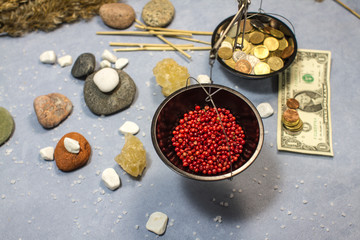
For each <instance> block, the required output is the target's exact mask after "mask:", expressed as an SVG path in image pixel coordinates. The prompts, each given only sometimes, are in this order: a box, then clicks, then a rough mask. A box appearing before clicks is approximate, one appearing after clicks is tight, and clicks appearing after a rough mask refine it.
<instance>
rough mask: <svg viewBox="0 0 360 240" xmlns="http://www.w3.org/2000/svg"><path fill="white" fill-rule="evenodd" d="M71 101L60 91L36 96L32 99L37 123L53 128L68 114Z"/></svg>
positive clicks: (70, 108) (71, 106) (70, 109)
mask: <svg viewBox="0 0 360 240" xmlns="http://www.w3.org/2000/svg"><path fill="white" fill-rule="evenodd" d="M72 108H73V105H72V102H71V101H70V100H69V99H68V98H67V97H65V96H64V95H62V94H60V93H50V94H48V95H42V96H38V97H36V98H35V100H34V109H35V113H36V116H37V119H38V121H39V123H40V124H41V125H42V126H43V127H44V128H53V127H56V126H57V125H59V124H60V123H61V122H62V121H63V120H65V119H66V118H67V116H69V114H70V113H71V111H72Z"/></svg>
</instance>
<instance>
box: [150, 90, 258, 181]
mask: <svg viewBox="0 0 360 240" xmlns="http://www.w3.org/2000/svg"><path fill="white" fill-rule="evenodd" d="M151 139H152V143H153V146H154V148H155V151H156V153H157V154H158V156H159V157H160V159H161V160H162V161H163V162H164V163H165V164H166V165H167V166H168V167H169V168H170V169H172V170H173V171H175V172H176V173H178V174H180V175H182V176H184V177H187V178H191V179H195V180H200V181H217V180H223V179H230V178H232V177H234V176H236V175H237V174H239V173H241V172H243V171H244V170H245V169H247V168H248V167H249V166H250V165H251V164H252V163H253V162H254V161H255V159H256V158H257V156H258V155H259V153H260V150H261V148H262V145H263V141H264V127H263V123H262V120H261V117H260V115H259V113H258V111H257V110H256V108H255V107H254V105H253V104H252V103H251V102H250V100H248V99H247V98H246V97H245V96H243V95H242V94H240V93H239V92H237V91H235V90H233V89H231V88H228V87H225V86H222V85H216V84H201V85H200V84H196V85H192V86H189V87H185V88H182V89H180V90H178V91H176V92H174V93H172V94H171V95H169V96H168V97H167V98H166V99H165V100H164V101H163V102H162V103H161V104H160V105H159V107H158V108H157V110H156V111H155V114H154V116H153V120H152V124H151Z"/></svg>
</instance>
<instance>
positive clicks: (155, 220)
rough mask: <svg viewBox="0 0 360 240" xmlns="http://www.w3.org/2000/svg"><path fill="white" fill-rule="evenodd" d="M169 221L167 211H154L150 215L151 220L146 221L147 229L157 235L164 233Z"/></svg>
mask: <svg viewBox="0 0 360 240" xmlns="http://www.w3.org/2000/svg"><path fill="white" fill-rule="evenodd" d="M167 222H168V216H167V215H166V214H165V213H162V212H154V213H152V214H151V215H150V217H149V220H148V221H147V223H146V229H147V230H149V231H151V232H154V233H156V234H157V235H162V234H164V232H165V230H166V225H167Z"/></svg>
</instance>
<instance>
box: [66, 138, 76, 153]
mask: <svg viewBox="0 0 360 240" xmlns="http://www.w3.org/2000/svg"><path fill="white" fill-rule="evenodd" d="M64 146H65V148H66V150H67V151H68V152H70V153H79V152H80V144H79V142H78V141H76V140H74V139H72V138H68V137H66V138H65V139H64Z"/></svg>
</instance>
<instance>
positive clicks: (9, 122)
mask: <svg viewBox="0 0 360 240" xmlns="http://www.w3.org/2000/svg"><path fill="white" fill-rule="evenodd" d="M14 129H15V122H14V119H13V117H12V116H11V114H10V113H9V111H8V110H6V109H5V108H3V107H0V146H1V145H2V144H3V143H5V142H6V141H7V140H8V139H9V138H10V136H11V134H12V133H13V132H14Z"/></svg>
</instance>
